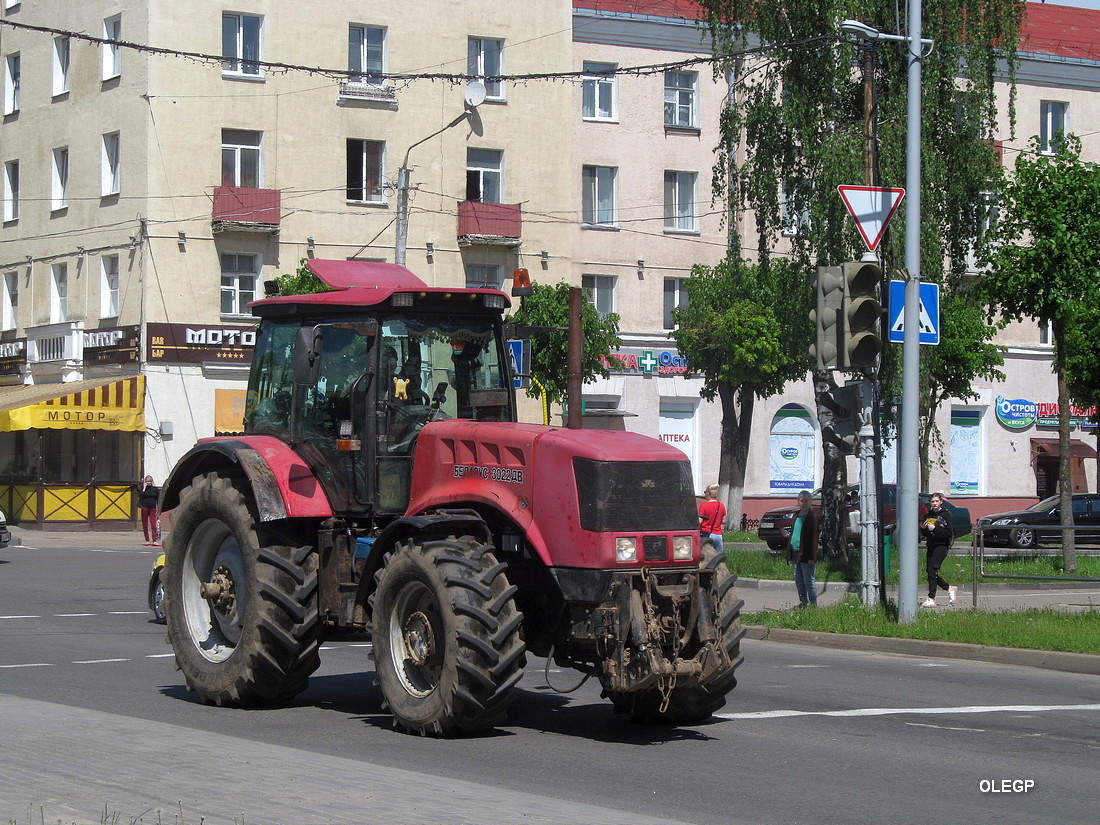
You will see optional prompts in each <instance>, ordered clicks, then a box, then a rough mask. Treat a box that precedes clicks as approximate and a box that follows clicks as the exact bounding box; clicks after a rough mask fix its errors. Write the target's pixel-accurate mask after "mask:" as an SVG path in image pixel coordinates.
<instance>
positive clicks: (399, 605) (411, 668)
mask: <svg viewBox="0 0 1100 825" xmlns="http://www.w3.org/2000/svg"><path fill="white" fill-rule="evenodd" d="M443 639H444V637H443V617H442V614H441V612H440V610H439V602H438V600H437V599H436V597H435V594H434V593H433V592H432V591H431V590H430V589H429V588H428V587H427V586H426V585H424V584H423V583H422V582H409V583H408V584H406V585H405V586H404V587H402V588H401V591H400V593H398V595H397V598H396V600H395V601H394V605H393V610H392V612H391V614H390V622H389V643H390V657H391V660H392V662H393V669H394V671H395V672H396V673H397V676H398V678H399V679H400V680H401V684H402V685H403V686H404V688H405V690H406V691H408V692H409V693H410V694H412V695H413V696H421V697H423V696H427V695H428V694H430V693H431V692H432V691H434V690H435V689H436V686H437V685H438V684H439V678H440V674H441V673H442V669H443V648H442V642H443Z"/></svg>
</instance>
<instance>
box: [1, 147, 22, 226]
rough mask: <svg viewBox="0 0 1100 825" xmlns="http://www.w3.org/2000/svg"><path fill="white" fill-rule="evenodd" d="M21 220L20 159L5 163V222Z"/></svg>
mask: <svg viewBox="0 0 1100 825" xmlns="http://www.w3.org/2000/svg"><path fill="white" fill-rule="evenodd" d="M17 220H19V161H17V160H9V161H8V162H7V163H5V164H4V223H8V222H9V221H17Z"/></svg>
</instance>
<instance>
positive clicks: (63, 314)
mask: <svg viewBox="0 0 1100 825" xmlns="http://www.w3.org/2000/svg"><path fill="white" fill-rule="evenodd" d="M51 269H52V274H53V277H52V278H51V279H50V323H51V324H56V323H59V322H61V321H66V320H68V318H69V265H68V264H54V265H53V267H51Z"/></svg>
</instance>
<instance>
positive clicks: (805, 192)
mask: <svg viewBox="0 0 1100 825" xmlns="http://www.w3.org/2000/svg"><path fill="white" fill-rule="evenodd" d="M810 191H811V188H810V186H809V184H807V183H806V182H805V181H794V180H786V181H783V199H782V200H781V201H780V203H779V225H780V229H781V231H782V232H783V234H784V235H786V236H787V237H788V238H793V237H794V236H795V235H798V234H800V233H804V232H807V231H809V228H810Z"/></svg>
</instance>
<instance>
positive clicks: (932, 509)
mask: <svg viewBox="0 0 1100 825" xmlns="http://www.w3.org/2000/svg"><path fill="white" fill-rule="evenodd" d="M928 503H929V510H928V512H927V513H926V514H925V516H924V520H923V521H922V522H921V526H920V529H921V531H922V532H923V533H924V538H925V542H926V543H927V548H928V555H927V560H926V568H925V569H926V570H927V572H928V598H927V599H925V600H924V601H923V602H922V603H921V607H935V606H936V586H937V585H938V586H939V587H942V588H943V589H944V590H946V591H947V601H948V602H950V603H951V604H954V603H955V596H956V595H957V594H958V592H959V588H958V587H956V586H955V585H953V584H948V583H947V582H945V581H944V580H943V578H942V577H941V576H940V567H941V566H942V565H943V562H944V560H945V559H946V558H947V551H948V550H950V549H951V545H952V543H953V542H954V541H955V525H954V524H952V523H951V514H950V513H948V512H947V510H945V509H944V506H943V493H933V494H932V497H931V498H930V499H929V502H928Z"/></svg>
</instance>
